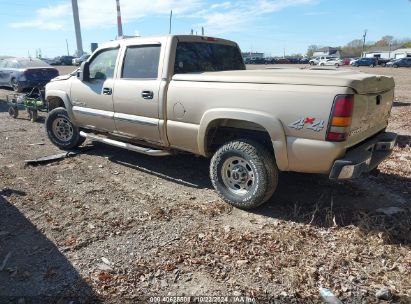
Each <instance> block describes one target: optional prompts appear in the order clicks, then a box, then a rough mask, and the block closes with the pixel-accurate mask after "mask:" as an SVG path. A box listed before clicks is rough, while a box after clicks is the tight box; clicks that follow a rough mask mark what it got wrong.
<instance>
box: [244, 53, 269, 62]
mask: <svg viewBox="0 0 411 304" xmlns="http://www.w3.org/2000/svg"><path fill="white" fill-rule="evenodd" d="M241 55H242V56H243V58H244V60H246V59H251V58H264V53H256V52H243V53H241Z"/></svg>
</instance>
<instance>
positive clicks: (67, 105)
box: [45, 88, 76, 124]
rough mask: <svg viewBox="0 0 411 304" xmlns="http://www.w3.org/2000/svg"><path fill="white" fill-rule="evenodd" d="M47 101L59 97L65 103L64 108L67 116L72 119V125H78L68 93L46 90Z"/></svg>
mask: <svg viewBox="0 0 411 304" xmlns="http://www.w3.org/2000/svg"><path fill="white" fill-rule="evenodd" d="M45 97H46V100H48V99H49V98H50V97H58V98H60V99H61V100H62V101H63V103H64V107H65V108H66V111H67V114H68V116H69V117H70V120H71V122H72V123H74V124H76V119H75V117H74V114H73V105H72V104H71V101H70V97H69V96H68V94H67V92H65V91H61V90H47V88H46V96H45Z"/></svg>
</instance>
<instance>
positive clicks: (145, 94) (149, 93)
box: [141, 91, 154, 99]
mask: <svg viewBox="0 0 411 304" xmlns="http://www.w3.org/2000/svg"><path fill="white" fill-rule="evenodd" d="M141 97H143V98H144V99H153V97H154V93H153V91H143V92H141Z"/></svg>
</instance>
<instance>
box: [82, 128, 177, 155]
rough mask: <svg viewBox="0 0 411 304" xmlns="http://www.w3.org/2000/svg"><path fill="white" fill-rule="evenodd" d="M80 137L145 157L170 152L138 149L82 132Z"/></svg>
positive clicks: (168, 152)
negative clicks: (144, 155)
mask: <svg viewBox="0 0 411 304" xmlns="http://www.w3.org/2000/svg"><path fill="white" fill-rule="evenodd" d="M80 136H81V137H85V138H89V139H91V140H93V141H98V142H102V143H104V144H108V145H110V146H115V147H119V148H123V149H127V150H131V151H134V152H138V153H142V154H146V155H151V156H167V155H171V152H170V151H167V150H155V149H151V148H145V147H139V146H135V145H132V144H128V143H124V142H121V141H118V140H114V139H110V138H106V137H101V136H98V135H95V134H91V133H86V132H83V131H80Z"/></svg>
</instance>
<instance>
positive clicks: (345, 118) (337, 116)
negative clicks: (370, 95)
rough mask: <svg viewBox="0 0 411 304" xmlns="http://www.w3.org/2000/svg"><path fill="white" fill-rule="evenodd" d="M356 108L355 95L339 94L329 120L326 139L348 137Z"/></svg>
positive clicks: (342, 139) (336, 139)
mask: <svg viewBox="0 0 411 304" xmlns="http://www.w3.org/2000/svg"><path fill="white" fill-rule="evenodd" d="M353 109H354V95H337V96H335V99H334V104H333V109H332V113H331V116H330V121H329V122H328V130H327V135H326V140H328V141H344V140H346V139H347V136H348V132H349V130H350V126H351V119H352V112H353Z"/></svg>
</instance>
